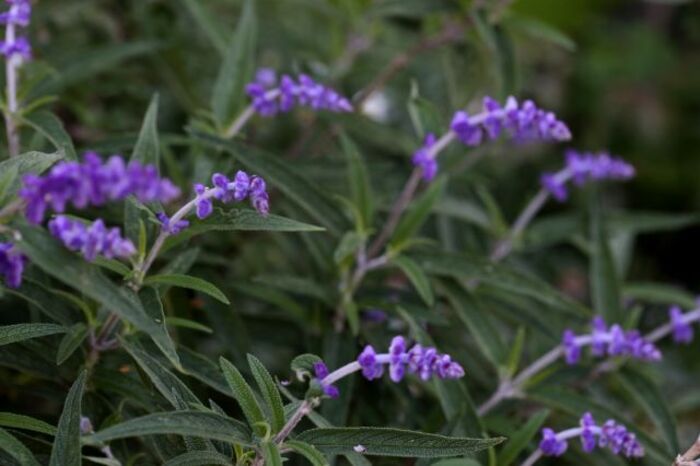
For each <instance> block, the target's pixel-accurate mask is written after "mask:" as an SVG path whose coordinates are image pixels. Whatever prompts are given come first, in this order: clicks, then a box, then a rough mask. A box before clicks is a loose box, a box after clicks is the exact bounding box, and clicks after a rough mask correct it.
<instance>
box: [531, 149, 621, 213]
mask: <svg viewBox="0 0 700 466" xmlns="http://www.w3.org/2000/svg"><path fill="white" fill-rule="evenodd" d="M634 175H635V170H634V167H633V166H632V165H630V164H628V163H627V162H625V161H624V160H622V159H620V158H615V157H611V156H610V155H609V154H608V153H607V152H600V153H597V154H594V153H592V152H577V151H575V150H568V151H567V152H566V166H565V167H564V168H563V169H562V170H561V171H559V172H557V173H555V174H551V173H546V174H544V175H542V178H541V184H542V187H543V188H544V189H546V190H547V191H548V192H549V193H550V194H551V195H552V197H554V198H555V199H556V200H558V201H560V202H564V201H565V200H566V199H567V197H568V196H567V190H566V183H567V182H568V181H569V180H573V182H574V184H576V185H577V186H582V185H583V184H585V183H586V182H589V181H600V180H621V181H622V180H628V179H630V178H632V177H634Z"/></svg>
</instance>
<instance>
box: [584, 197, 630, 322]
mask: <svg viewBox="0 0 700 466" xmlns="http://www.w3.org/2000/svg"><path fill="white" fill-rule="evenodd" d="M598 198H599V196H593V197H592V200H591V205H590V209H591V212H590V215H591V219H590V235H591V256H590V270H589V280H590V283H591V295H592V296H591V298H592V301H593V308H594V309H595V311H596V312H597V313H600V314H602V315H603V317H605V320H606V321H608V322H620V321H621V320H622V317H623V316H622V309H621V307H620V305H621V300H620V279H619V277H618V275H617V271H616V270H615V262H614V261H613V255H612V251H611V250H610V243H609V242H608V236H607V230H606V227H605V223H604V219H603V214H602V210H601V209H602V207H601V201H600V200H599V199H598Z"/></svg>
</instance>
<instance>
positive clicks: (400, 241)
mask: <svg viewBox="0 0 700 466" xmlns="http://www.w3.org/2000/svg"><path fill="white" fill-rule="evenodd" d="M446 184H447V183H446V179H445V178H444V177H443V178H440V179H438V180H436V181H433V182H432V183H431V184H430V187H429V188H428V189H427V190H426V191H425V193H423V195H422V196H421V197H420V198H418V199H417V200H416V201H414V202H413V203H412V205H413V207H411V208H410V209H409V210H408V211H407V212H405V213H404V215H403V218H402V219H401V221H400V222H399V225H398V226H397V227H396V231H395V232H394V236H393V238H392V240H391V247H392V248H394V249H401V248H402V247H403V246H404V245H405V244H406V242H407V241H408V240H409V239H411V237H413V235H414V234H416V232H417V231H418V230H419V229H420V227H421V226H423V224H424V223H425V221H426V220H427V219H428V216H429V215H430V213H431V212H432V210H433V207H434V206H435V204H436V203H437V201H438V200H439V199H440V197H442V194H443V193H444V192H445V186H446Z"/></svg>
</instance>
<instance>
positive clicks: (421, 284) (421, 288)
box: [391, 256, 435, 306]
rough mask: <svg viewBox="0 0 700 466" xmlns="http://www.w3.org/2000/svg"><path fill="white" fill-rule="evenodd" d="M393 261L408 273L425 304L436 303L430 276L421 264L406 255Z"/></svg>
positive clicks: (407, 275)
mask: <svg viewBox="0 0 700 466" xmlns="http://www.w3.org/2000/svg"><path fill="white" fill-rule="evenodd" d="M391 261H392V263H393V264H395V265H397V266H398V267H399V268H400V269H401V271H402V272H403V273H404V274H406V277H408V279H409V280H411V283H412V284H413V286H414V287H415V288H416V291H418V294H419V295H420V297H421V298H423V301H424V302H425V304H427V305H428V306H432V305H433V304H434V303H435V296H434V295H433V288H432V287H431V285H430V280H429V279H428V276H427V275H426V274H425V272H423V270H422V269H421V268H420V266H419V265H418V264H416V263H415V262H414V261H413V260H412V259H410V258H408V257H406V256H397V257H394V258H393V259H392V260H391Z"/></svg>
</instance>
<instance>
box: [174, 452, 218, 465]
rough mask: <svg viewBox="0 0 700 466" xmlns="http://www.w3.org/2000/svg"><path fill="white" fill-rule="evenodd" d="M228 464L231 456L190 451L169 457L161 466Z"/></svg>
mask: <svg viewBox="0 0 700 466" xmlns="http://www.w3.org/2000/svg"><path fill="white" fill-rule="evenodd" d="M212 465H221V466H230V465H231V458H230V457H226V456H224V455H222V454H221V453H216V452H213V451H201V450H200V451H190V452H187V453H183V454H182V455H179V456H177V457H175V458H171V459H169V460H168V461H166V462H165V463H164V465H163V466H212Z"/></svg>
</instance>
